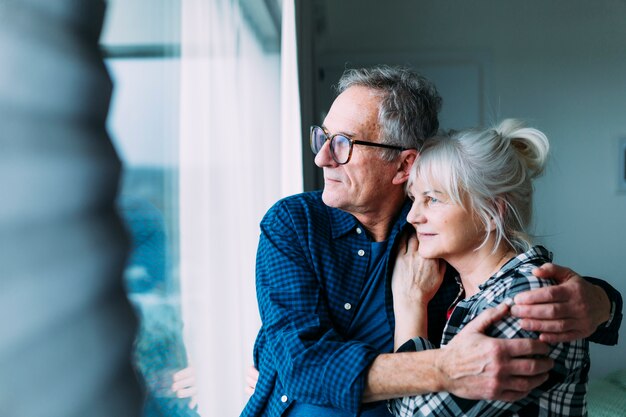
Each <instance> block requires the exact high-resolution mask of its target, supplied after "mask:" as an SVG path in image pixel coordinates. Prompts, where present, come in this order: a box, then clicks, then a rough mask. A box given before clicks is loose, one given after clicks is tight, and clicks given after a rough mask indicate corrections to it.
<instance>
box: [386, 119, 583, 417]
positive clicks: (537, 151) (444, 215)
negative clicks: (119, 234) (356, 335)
mask: <svg viewBox="0 0 626 417" xmlns="http://www.w3.org/2000/svg"><path fill="white" fill-rule="evenodd" d="M548 148H549V144H548V140H547V138H546V136H545V135H544V134H543V133H541V132H540V131H538V130H536V129H532V128H527V127H524V126H523V125H522V124H521V123H520V122H518V121H516V120H511V119H509V120H504V121H503V122H502V123H500V124H499V125H498V126H497V127H496V128H494V129H487V130H467V131H462V132H458V133H454V134H452V135H449V136H444V137H438V138H433V139H431V140H428V141H427V142H426V143H425V145H424V148H423V149H422V151H421V154H420V157H419V159H418V161H417V162H416V163H415V165H414V167H413V172H412V176H411V180H410V181H409V189H408V190H409V196H410V197H411V199H412V200H413V206H412V208H411V211H410V212H409V214H408V216H407V220H408V221H409V222H410V223H411V224H412V225H413V226H414V227H415V231H416V232H417V233H416V235H417V236H415V235H414V236H411V237H409V238H408V239H407V240H405V241H404V242H401V245H400V249H399V254H398V261H397V262H398V263H397V267H396V268H395V270H394V275H393V281H392V288H393V295H394V312H395V315H396V329H395V336H394V337H395V348H396V349H398V347H399V346H400V345H402V344H403V345H402V346H400V347H399V349H398V350H399V351H411V350H425V349H432V348H434V347H435V345H434V344H433V343H431V342H430V341H429V340H427V337H428V332H427V315H428V311H427V306H428V302H429V301H430V299H431V298H432V297H433V296H434V294H435V292H436V291H437V289H438V288H439V285H440V284H441V279H442V278H443V270H444V268H445V266H444V265H445V264H444V262H443V261H445V262H447V264H449V265H450V266H452V267H453V268H454V269H455V270H456V271H457V273H458V275H457V281H458V284H459V295H458V297H457V300H456V301H455V303H454V304H453V305H452V306H451V307H450V309H449V311H448V321H447V324H446V327H445V329H444V333H443V337H442V340H441V345H442V346H445V345H447V344H449V343H451V342H453V340H454V339H453V338H454V336H455V335H456V334H457V333H458V332H459V331H461V329H462V328H463V327H464V326H465V325H467V324H468V323H469V322H470V321H471V320H473V319H474V318H476V317H477V316H478V315H479V314H480V313H481V312H482V311H483V310H486V309H488V308H491V307H497V308H498V309H499V312H498V313H499V317H500V318H499V321H497V322H496V324H495V325H493V326H491V327H490V328H489V330H488V331H487V333H488V334H489V335H491V336H494V337H500V338H528V337H534V338H537V337H538V334H537V333H534V332H529V331H526V330H523V329H521V327H520V326H519V319H517V318H515V317H512V316H509V315H508V314H507V311H508V306H509V305H511V303H512V301H511V300H512V299H513V297H514V296H515V295H516V294H518V293H520V292H523V291H527V290H530V289H533V288H538V287H542V286H547V285H552V284H553V283H552V282H550V281H546V280H541V279H538V278H536V277H535V276H534V275H533V274H532V272H531V271H532V270H533V269H535V268H536V267H538V266H540V265H542V264H544V263H546V262H550V261H551V259H552V255H551V253H550V252H548V251H547V250H546V249H545V248H543V247H542V246H533V244H532V242H531V239H530V237H529V236H528V235H527V233H526V228H527V226H528V224H529V222H530V218H531V212H532V191H533V190H532V180H533V178H535V177H537V176H538V175H540V174H541V172H542V171H543V168H544V165H545V163H546V159H547V155H548ZM418 257H421V258H431V259H439V260H440V261H439V262H440V264H439V265H440V268H439V272H440V273H439V274H438V278H439V279H433V280H430V281H428V280H423V281H420V280H419V279H418V278H414V276H416V275H418V274H412V273H411V268H414V265H417V264H418ZM435 275H437V274H435ZM478 320H480V318H479V319H478ZM407 340H408V341H407ZM405 342H406V343H405ZM549 357H550V358H552V359H553V360H554V364H555V365H554V368H553V370H552V372H551V374H550V377H549V378H548V379H547V380H546V381H545V383H544V384H543V385H541V386H540V387H539V388H536V389H535V390H533V391H532V392H531V393H530V395H528V396H527V397H525V398H522V399H520V400H517V401H515V402H502V401H485V400H467V399H461V398H459V397H456V396H454V395H453V394H450V393H447V392H438V393H433V394H425V395H418V396H412V397H405V398H398V399H396V400H392V401H390V402H389V406H390V409H391V411H392V412H393V413H394V414H395V415H398V416H429V415H433V416H461V415H463V416H465V415H467V416H479V415H480V416H483V415H484V416H487V415H488V416H500V415H506V416H517V415H520V416H553V415H554V416H556V415H568V416H582V415H586V402H585V395H586V382H587V373H588V371H589V353H588V344H587V342H586V341H584V340H576V341H574V342H570V343H558V344H554V345H552V346H551V349H550V354H549ZM469 372H471V370H470V371H469Z"/></svg>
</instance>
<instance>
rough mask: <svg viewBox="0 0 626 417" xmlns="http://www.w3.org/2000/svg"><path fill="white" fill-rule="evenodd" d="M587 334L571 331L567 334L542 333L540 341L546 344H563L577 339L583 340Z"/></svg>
mask: <svg viewBox="0 0 626 417" xmlns="http://www.w3.org/2000/svg"><path fill="white" fill-rule="evenodd" d="M584 335H585V333H583V332H580V331H578V330H571V331H567V332H559V333H541V334H540V335H539V340H541V341H542V342H546V343H552V344H554V343H562V342H571V341H572V340H576V339H583V338H584V337H585V336H584Z"/></svg>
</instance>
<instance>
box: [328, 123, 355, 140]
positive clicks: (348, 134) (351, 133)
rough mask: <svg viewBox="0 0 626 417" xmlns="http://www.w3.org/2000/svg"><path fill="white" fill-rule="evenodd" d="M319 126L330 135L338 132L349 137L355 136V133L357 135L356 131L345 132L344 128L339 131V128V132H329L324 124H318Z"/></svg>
mask: <svg viewBox="0 0 626 417" xmlns="http://www.w3.org/2000/svg"><path fill="white" fill-rule="evenodd" d="M320 127H321V128H322V129H324V130H325V131H327V132H328V133H330V134H331V135H335V134H340V135H344V136H347V137H349V138H352V137H353V136H356V135H357V134H356V133H353V132H346V131H345V130H343V131H341V130H340V131H339V132H331V131H329V130H328V128H327V127H326V125H322V126H320Z"/></svg>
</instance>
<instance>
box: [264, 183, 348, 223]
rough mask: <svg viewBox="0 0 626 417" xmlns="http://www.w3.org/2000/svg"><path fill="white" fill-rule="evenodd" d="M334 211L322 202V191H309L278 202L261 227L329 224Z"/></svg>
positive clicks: (267, 214)
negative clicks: (277, 224) (278, 224)
mask: <svg viewBox="0 0 626 417" xmlns="http://www.w3.org/2000/svg"><path fill="white" fill-rule="evenodd" d="M333 210H336V209H332V208H330V207H328V206H326V205H325V204H324V202H323V201H322V192H321V191H309V192H305V193H300V194H295V195H291V196H289V197H285V198H282V199H280V200H278V201H277V202H276V203H275V204H274V205H273V206H272V207H271V208H270V209H269V210H268V211H267V213H265V216H264V217H263V220H262V221H261V225H262V226H265V227H271V225H273V224H274V225H275V224H276V223H280V224H287V223H289V224H293V225H294V226H296V227H298V226H299V225H301V226H304V225H306V224H310V223H320V224H327V223H329V220H330V217H331V216H332V211H333Z"/></svg>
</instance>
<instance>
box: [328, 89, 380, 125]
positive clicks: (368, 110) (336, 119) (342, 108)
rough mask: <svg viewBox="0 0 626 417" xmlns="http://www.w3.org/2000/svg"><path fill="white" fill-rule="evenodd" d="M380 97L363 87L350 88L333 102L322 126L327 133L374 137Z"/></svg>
mask: <svg viewBox="0 0 626 417" xmlns="http://www.w3.org/2000/svg"><path fill="white" fill-rule="evenodd" d="M379 104H380V97H378V96H376V95H373V94H371V89H368V88H365V87H350V88H348V89H347V90H346V91H344V92H343V93H341V94H340V95H339V96H338V97H337V98H336V99H335V101H334V102H333V104H332V106H331V108H330V110H329V112H328V114H327V115H326V118H325V119H324V122H323V126H324V128H325V129H327V130H328V132H329V133H331V134H335V133H343V134H346V135H352V136H358V135H361V136H371V135H376V136H377V133H378V129H379V123H378V109H379Z"/></svg>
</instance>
